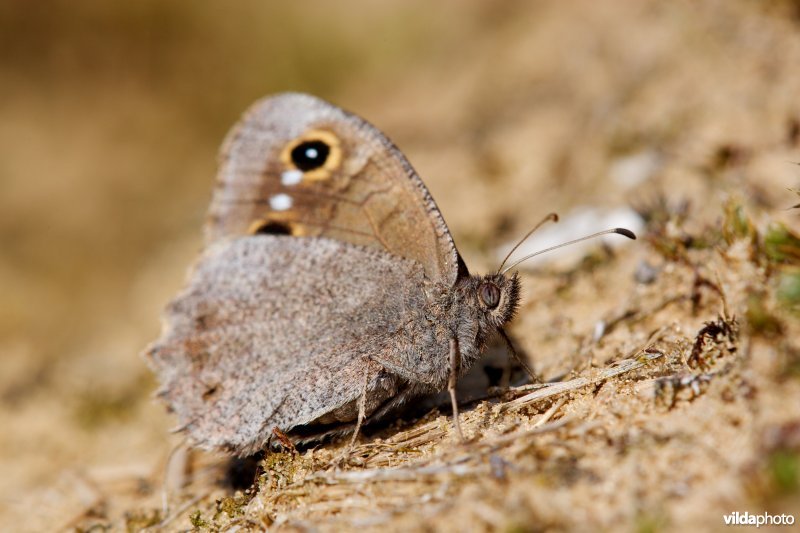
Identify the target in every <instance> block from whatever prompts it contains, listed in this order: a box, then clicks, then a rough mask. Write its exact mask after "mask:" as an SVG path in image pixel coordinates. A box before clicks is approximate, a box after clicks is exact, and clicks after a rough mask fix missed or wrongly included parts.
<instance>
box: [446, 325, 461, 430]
mask: <svg viewBox="0 0 800 533" xmlns="http://www.w3.org/2000/svg"><path fill="white" fill-rule="evenodd" d="M460 370H461V352H460V350H459V349H458V339H456V338H455V337H453V338H451V339H450V377H449V378H448V380H447V390H448V392H450V402H451V403H452V404H453V424H455V426H456V434H457V435H458V440H459V441H461V442H464V433H462V431H461V422H460V421H459V420H458V399H457V398H456V384H457V383H458V374H459V373H460Z"/></svg>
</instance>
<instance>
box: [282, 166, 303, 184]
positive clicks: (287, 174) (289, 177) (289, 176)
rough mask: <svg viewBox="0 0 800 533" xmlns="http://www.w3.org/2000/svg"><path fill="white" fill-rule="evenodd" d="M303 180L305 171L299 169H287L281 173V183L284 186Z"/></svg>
mask: <svg viewBox="0 0 800 533" xmlns="http://www.w3.org/2000/svg"><path fill="white" fill-rule="evenodd" d="M301 181H303V173H302V172H301V171H299V170H297V169H294V170H286V171H284V172H283V173H282V174H281V183H282V184H283V185H284V186H292V185H297V184H298V183H300V182H301Z"/></svg>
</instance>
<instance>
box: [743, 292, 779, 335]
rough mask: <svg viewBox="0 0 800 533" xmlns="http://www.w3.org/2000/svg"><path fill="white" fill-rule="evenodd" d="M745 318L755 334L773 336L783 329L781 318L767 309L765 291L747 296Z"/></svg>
mask: <svg viewBox="0 0 800 533" xmlns="http://www.w3.org/2000/svg"><path fill="white" fill-rule="evenodd" d="M745 319H746V320H747V324H748V325H749V326H750V331H751V332H752V333H753V334H755V335H761V336H764V337H772V336H775V335H780V333H781V332H782V331H783V324H782V323H781V321H780V319H779V318H778V317H777V316H775V315H774V314H773V313H771V312H770V311H769V309H767V307H766V305H765V302H764V294H763V293H750V294H749V295H748V296H747V310H746V311H745Z"/></svg>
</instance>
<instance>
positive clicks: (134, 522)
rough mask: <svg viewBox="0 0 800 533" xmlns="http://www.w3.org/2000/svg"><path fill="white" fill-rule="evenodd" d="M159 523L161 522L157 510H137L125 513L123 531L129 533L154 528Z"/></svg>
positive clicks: (159, 512) (159, 513)
mask: <svg viewBox="0 0 800 533" xmlns="http://www.w3.org/2000/svg"><path fill="white" fill-rule="evenodd" d="M159 522H161V511H160V510H159V509H150V510H144V511H142V510H137V511H130V512H127V513H125V529H126V530H127V531H128V532H129V533H134V532H136V531H141V530H143V529H145V528H148V527H152V526H155V525H157V524H158V523H159Z"/></svg>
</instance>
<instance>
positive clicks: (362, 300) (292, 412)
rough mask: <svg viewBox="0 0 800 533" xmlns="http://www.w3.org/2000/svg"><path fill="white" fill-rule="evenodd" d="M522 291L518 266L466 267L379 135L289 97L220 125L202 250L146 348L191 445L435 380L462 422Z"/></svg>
mask: <svg viewBox="0 0 800 533" xmlns="http://www.w3.org/2000/svg"><path fill="white" fill-rule="evenodd" d="M519 299H520V281H519V278H518V276H517V275H516V273H514V274H507V273H505V271H504V272H502V273H501V272H497V273H492V274H488V275H472V274H470V272H469V270H468V269H467V267H466V265H465V264H464V261H463V260H462V259H461V256H460V255H459V253H458V250H457V249H456V246H455V244H454V242H453V238H452V236H451V234H450V231H449V230H448V228H447V225H446V223H445V221H444V219H443V218H442V214H441V213H440V211H439V209H438V207H437V206H436V203H435V202H434V200H433V198H432V197H431V195H430V193H429V192H428V190H427V188H426V187H425V184H424V183H423V182H422V180H421V179H420V177H419V176H418V175H417V173H416V172H415V171H414V169H413V168H412V166H411V165H410V164H409V162H408V161H407V160H406V158H405V156H404V155H403V154H402V153H401V152H400V150H399V149H398V148H397V147H396V146H395V145H394V144H393V143H392V142H391V141H390V140H389V139H388V138H387V137H386V136H385V135H383V134H382V133H381V132H380V131H379V130H378V129H377V128H375V127H374V126H372V125H370V124H369V123H367V122H366V121H364V120H363V119H361V118H359V117H357V116H355V115H353V114H350V113H348V112H346V111H344V110H342V109H340V108H338V107H336V106H334V105H331V104H329V103H327V102H324V101H322V100H320V99H317V98H315V97H312V96H308V95H303V94H295V93H286V94H280V95H276V96H272V97H268V98H265V99H262V100H260V101H258V102H256V103H255V104H254V105H253V106H252V107H251V108H250V109H249V110H248V111H247V112H246V113H245V114H244V115H243V117H242V118H241V120H240V122H239V123H238V124H237V125H236V126H235V127H234V128H233V129H232V130H231V132H230V133H229V134H228V136H227V138H226V140H225V142H224V144H223V147H222V151H221V156H220V162H219V171H218V175H217V180H216V185H215V188H214V192H213V199H212V202H211V207H210V210H209V214H208V220H207V223H206V227H205V247H204V250H203V251H202V253H201V255H200V257H199V259H198V260H197V261H196V263H195V264H194V266H193V268H192V269H191V272H190V273H189V275H188V280H187V283H186V285H185V287H184V288H183V290H182V291H181V292H180V294H178V296H177V297H176V298H175V299H174V300H173V301H172V302H170V303H169V304H168V306H167V308H166V311H165V313H164V324H163V330H162V334H161V336H160V338H159V339H158V340H157V341H155V342H154V343H153V344H152V345H151V346H149V347H148V349H147V350H146V352H145V355H146V359H147V361H148V363H149V365H150V366H151V368H152V369H153V370H154V371H155V373H156V374H157V376H158V379H159V381H160V385H161V386H160V389H159V393H158V394H159V396H160V397H161V398H162V399H163V400H164V401H165V402H166V404H167V406H168V408H169V409H170V410H171V411H173V412H174V413H175V414H176V415H177V418H178V420H179V428H180V430H182V431H184V432H185V433H186V434H187V435H188V437H189V441H190V443H191V444H193V445H194V446H197V447H200V448H204V449H211V450H222V451H225V452H228V453H232V454H236V455H240V456H245V455H250V454H253V453H255V452H257V451H259V450H262V449H263V448H265V447H266V446H267V445H268V444H269V442H270V441H271V439H272V438H273V436H274V435H282V436H288V437H289V438H290V439H292V440H295V441H297V442H301V441H303V440H307V439H310V438H313V436H314V435H322V434H326V432H330V431H335V430H336V428H342V427H350V428H352V427H354V426H355V427H356V428H357V427H358V426H359V425H360V424H361V422H362V421H364V420H366V421H368V422H369V421H373V420H379V419H385V418H387V417H389V416H391V415H393V414H395V413H397V412H398V410H400V409H401V408H402V407H404V406H405V405H407V404H409V402H413V401H414V400H415V399H417V398H419V397H421V396H423V395H426V394H429V393H432V392H438V391H442V390H444V389H449V390H450V394H451V398H452V400H453V408H454V412H455V420H456V422H457V421H458V417H457V403H456V401H455V400H456V398H455V392H454V391H455V383H456V380H457V379H458V377H459V376H461V375H463V374H464V373H466V372H467V370H468V369H469V368H470V367H471V366H472V365H473V363H474V362H475V361H476V360H477V359H478V358H479V357H480V356H481V354H482V352H483V350H484V349H485V346H486V343H487V341H488V340H489V339H490V338H491V337H492V336H494V335H498V334H500V335H502V336H503V337H504V338H506V339H507V337H505V333H504V330H503V328H504V326H506V324H508V323H509V322H510V321H511V320H512V318H513V317H514V314H515V312H516V310H517V307H518V304H519ZM459 433H460V428H459Z"/></svg>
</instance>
